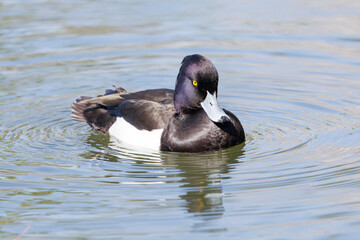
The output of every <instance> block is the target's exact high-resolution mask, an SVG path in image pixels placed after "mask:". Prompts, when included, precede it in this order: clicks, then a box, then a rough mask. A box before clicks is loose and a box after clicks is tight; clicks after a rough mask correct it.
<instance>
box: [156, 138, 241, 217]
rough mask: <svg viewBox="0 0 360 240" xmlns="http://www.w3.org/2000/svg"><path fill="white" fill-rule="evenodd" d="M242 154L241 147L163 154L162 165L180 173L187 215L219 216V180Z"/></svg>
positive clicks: (220, 194)
mask: <svg viewBox="0 0 360 240" xmlns="http://www.w3.org/2000/svg"><path fill="white" fill-rule="evenodd" d="M241 155H243V146H242V145H240V146H236V147H233V148H230V149H225V150H220V151H216V152H211V153H202V154H181V155H176V156H174V155H168V154H163V155H161V158H162V160H163V163H164V164H165V165H175V166H177V168H178V169H179V170H180V174H179V176H180V177H182V180H181V181H180V182H181V183H183V184H182V185H181V189H182V191H183V192H184V194H182V195H180V197H181V199H184V200H186V208H187V211H188V212H189V213H197V215H202V216H207V217H211V216H213V217H215V216H218V215H222V214H223V212H224V207H223V201H222V200H223V195H224V194H223V186H222V182H221V181H222V180H223V179H226V178H228V177H229V176H228V175H226V173H229V171H230V170H231V169H232V168H234V167H235V166H234V164H235V163H238V162H239V161H238V159H239V157H240V156H241Z"/></svg>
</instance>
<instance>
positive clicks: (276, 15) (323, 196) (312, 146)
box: [0, 0, 360, 239]
mask: <svg viewBox="0 0 360 240" xmlns="http://www.w3.org/2000/svg"><path fill="white" fill-rule="evenodd" d="M359 13H360V2H359V1H353V0H339V1H335V0H326V1H325V0H320V1H306V0H305V1H300V0H293V1H265V0H257V1H217V0H215V1H207V2H206V1H187V0H186V1H153V0H151V1H125V0H124V1H111V0H108V1H91V0H80V1H60V0H53V1H50V0H29V1H20V0H4V1H1V2H0V39H1V40H0V82H1V84H0V238H2V239H185V238H186V239H187V238H190V239H258V238H259V239H289V238H290V239H357V238H358V237H359V236H360V235H359V234H360V230H359V229H360V144H359V143H360V105H359V104H360V27H359V26H360V14H359ZM192 53H200V54H203V55H205V56H207V57H208V58H209V59H211V60H212V61H213V62H214V64H215V65H216V66H217V69H218V71H219V75H220V85H219V101H220V104H221V106H223V107H225V108H227V109H229V110H230V111H232V112H233V113H234V114H235V115H237V116H238V118H239V119H240V120H241V122H242V124H243V126H244V128H245V131H246V136H247V140H246V143H245V144H242V145H240V146H236V147H233V148H229V149H225V150H220V151H216V152H210V153H202V154H178V153H168V152H142V151H134V150H131V149H126V148H124V147H122V146H117V145H116V144H114V142H113V141H112V139H109V137H107V136H104V135H102V134H97V133H93V132H92V131H91V130H90V129H89V127H88V126H87V125H85V124H83V123H79V122H75V121H73V120H71V118H70V107H71V103H72V101H73V100H74V99H75V98H76V97H77V96H79V95H91V96H94V95H97V94H101V93H103V91H104V89H106V88H111V86H112V85H113V84H116V85H119V86H122V87H124V88H126V89H127V90H128V91H136V90H142V89H145V88H162V87H165V88H173V87H174V84H175V79H176V75H177V71H178V68H179V65H180V62H181V60H182V58H183V57H184V56H186V55H188V54H192Z"/></svg>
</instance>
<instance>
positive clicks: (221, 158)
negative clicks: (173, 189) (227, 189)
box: [87, 134, 244, 219]
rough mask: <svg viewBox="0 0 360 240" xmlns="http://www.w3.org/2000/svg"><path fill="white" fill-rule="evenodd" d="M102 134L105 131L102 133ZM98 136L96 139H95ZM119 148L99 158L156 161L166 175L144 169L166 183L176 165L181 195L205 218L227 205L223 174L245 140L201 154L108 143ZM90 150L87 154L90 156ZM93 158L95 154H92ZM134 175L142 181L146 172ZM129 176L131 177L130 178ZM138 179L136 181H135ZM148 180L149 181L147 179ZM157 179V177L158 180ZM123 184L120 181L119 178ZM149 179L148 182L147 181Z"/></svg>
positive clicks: (234, 161) (240, 152)
mask: <svg viewBox="0 0 360 240" xmlns="http://www.w3.org/2000/svg"><path fill="white" fill-rule="evenodd" d="M91 136H92V137H91V139H90V138H89V139H88V143H89V144H91V145H92V146H95V147H98V145H97V144H99V143H100V144H104V143H105V144H108V142H97V143H96V139H99V135H96V134H92V135H91ZM100 137H101V138H103V136H102V135H100ZM94 140H95V141H94ZM109 146H110V147H111V148H112V149H115V150H116V152H113V154H116V157H115V155H110V154H98V155H96V156H95V158H96V159H103V160H106V161H114V159H115V158H118V159H119V161H121V160H120V159H126V161H128V160H130V159H132V160H133V164H135V165H136V166H139V165H149V164H151V165H152V164H155V165H157V166H161V168H168V167H169V168H170V169H172V170H167V171H164V172H162V174H163V175H161V174H159V175H156V176H154V175H152V173H151V169H146V170H145V169H144V171H149V172H148V173H149V175H150V176H149V178H150V179H151V178H159V180H160V179H163V181H160V182H163V183H166V182H167V181H168V178H169V176H168V175H167V173H168V171H170V172H173V171H174V169H176V172H177V173H176V177H177V178H180V179H179V180H178V182H179V183H181V185H180V186H179V187H180V188H181V189H182V191H181V192H185V193H182V194H181V195H180V196H179V197H180V198H181V199H184V200H186V202H187V203H186V208H187V211H188V212H189V213H196V216H204V217H206V219H211V218H212V217H216V216H218V215H220V216H221V215H222V214H223V212H224V208H223V206H222V198H223V195H224V194H223V192H222V184H221V180H222V179H223V178H224V176H223V175H224V174H226V173H228V172H229V171H230V169H231V165H232V164H237V163H239V158H240V157H241V156H242V155H243V147H244V144H241V145H239V146H235V147H232V148H229V149H225V150H220V151H214V152H209V153H202V154H187V153H166V152H148V153H146V152H145V153H144V152H141V151H140V153H141V154H139V150H138V149H129V148H123V147H120V146H119V145H117V142H116V141H114V142H112V143H110V145H109ZM91 154H92V153H89V154H88V155H87V156H90V155H91ZM92 158H94V156H93V157H92ZM131 178H134V179H137V178H138V179H139V181H140V182H141V180H142V179H144V172H143V171H140V172H139V175H136V172H132V173H131ZM127 179H128V178H127ZM136 182H138V181H135V183H136ZM147 182H148V181H147ZM156 182H158V181H156ZM119 183H120V184H121V182H119ZM148 183H149V182H148Z"/></svg>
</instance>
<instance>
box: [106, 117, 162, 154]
mask: <svg viewBox="0 0 360 240" xmlns="http://www.w3.org/2000/svg"><path fill="white" fill-rule="evenodd" d="M162 132H163V129H154V130H152V131H147V130H139V129H137V128H136V127H134V126H133V125H131V124H130V123H128V122H127V121H126V120H125V119H123V118H122V117H117V118H116V121H115V123H114V124H113V125H112V126H111V127H110V129H109V134H110V136H114V137H116V138H117V139H118V140H119V141H120V142H121V143H124V144H126V145H131V146H137V147H142V148H146V149H154V150H159V149H160V139H161V134H162Z"/></svg>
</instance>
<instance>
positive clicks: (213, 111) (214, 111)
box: [200, 91, 229, 123]
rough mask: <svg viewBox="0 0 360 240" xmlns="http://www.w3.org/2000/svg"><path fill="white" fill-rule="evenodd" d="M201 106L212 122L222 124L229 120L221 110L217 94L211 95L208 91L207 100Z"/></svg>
mask: <svg viewBox="0 0 360 240" xmlns="http://www.w3.org/2000/svg"><path fill="white" fill-rule="evenodd" d="M200 104H201V106H202V108H203V109H204V111H205V112H206V114H207V115H208V117H209V118H210V119H211V121H213V122H217V123H222V122H224V119H229V117H228V116H227V115H226V113H225V112H224V110H222V109H221V108H220V106H219V104H218V102H217V99H216V93H215V92H214V94H211V93H209V92H208V91H207V94H206V98H205V100H204V101H203V102H201V103H200Z"/></svg>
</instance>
